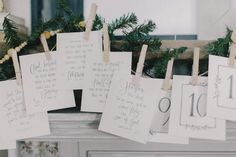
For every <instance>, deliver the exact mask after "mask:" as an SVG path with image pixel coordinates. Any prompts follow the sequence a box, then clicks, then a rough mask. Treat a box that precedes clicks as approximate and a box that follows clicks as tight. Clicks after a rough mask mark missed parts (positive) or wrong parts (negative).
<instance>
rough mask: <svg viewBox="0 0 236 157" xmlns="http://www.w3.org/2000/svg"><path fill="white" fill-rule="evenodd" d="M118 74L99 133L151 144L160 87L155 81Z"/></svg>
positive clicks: (114, 80) (109, 95) (114, 78)
mask: <svg viewBox="0 0 236 157" xmlns="http://www.w3.org/2000/svg"><path fill="white" fill-rule="evenodd" d="M133 78H134V76H132V75H126V76H124V75H123V76H121V75H114V77H113V80H112V83H111V86H110V91H109V94H108V98H107V102H106V105H105V108H104V110H103V115H102V119H101V122H100V125H99V130H101V131H104V132H108V133H111V134H114V135H118V136H121V137H124V138H127V139H130V140H134V141H137V142H141V143H146V142H147V141H148V136H149V130H150V127H151V122H152V118H153V116H154V112H155V108H156V96H157V93H158V91H159V90H158V85H157V84H156V80H155V79H150V78H140V80H139V85H135V84H134V83H133V80H134V79H133Z"/></svg>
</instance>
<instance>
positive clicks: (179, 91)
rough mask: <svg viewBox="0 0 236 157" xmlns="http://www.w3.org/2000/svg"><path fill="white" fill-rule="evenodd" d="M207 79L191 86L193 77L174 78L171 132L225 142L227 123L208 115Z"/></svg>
mask: <svg viewBox="0 0 236 157" xmlns="http://www.w3.org/2000/svg"><path fill="white" fill-rule="evenodd" d="M207 82H208V79H207V77H199V79H198V84H197V85H195V86H194V85H192V84H191V76H174V78H173V89H172V108H171V114H170V124H169V127H170V129H169V131H170V133H171V134H173V135H176V136H183V137H192V138H200V139H213V140H225V121H224V120H219V119H216V118H212V117H209V116H208V115H207V114H206V105H207Z"/></svg>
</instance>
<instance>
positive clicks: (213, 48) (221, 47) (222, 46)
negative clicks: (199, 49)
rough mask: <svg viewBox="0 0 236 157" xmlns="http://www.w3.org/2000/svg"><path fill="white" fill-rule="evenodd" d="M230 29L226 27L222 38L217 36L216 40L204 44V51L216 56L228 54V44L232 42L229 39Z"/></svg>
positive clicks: (226, 55)
mask: <svg viewBox="0 0 236 157" xmlns="http://www.w3.org/2000/svg"><path fill="white" fill-rule="evenodd" d="M232 32H233V31H232V30H230V29H229V28H228V27H227V33H226V36H225V37H224V38H218V39H217V40H216V41H213V42H211V43H209V44H208V45H207V46H206V51H207V53H208V54H211V55H217V56H224V57H228V56H229V46H230V44H231V43H232V42H233V41H232V40H231V35H232Z"/></svg>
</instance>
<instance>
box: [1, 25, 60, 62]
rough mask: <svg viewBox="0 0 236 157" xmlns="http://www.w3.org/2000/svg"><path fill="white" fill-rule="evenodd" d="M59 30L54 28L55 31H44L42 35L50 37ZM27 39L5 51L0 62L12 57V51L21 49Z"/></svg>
mask: <svg viewBox="0 0 236 157" xmlns="http://www.w3.org/2000/svg"><path fill="white" fill-rule="evenodd" d="M59 32H61V29H58V30H55V31H50V32H49V31H44V32H43V33H44V35H45V37H46V39H50V38H51V37H52V36H54V35H56V34H57V33H59ZM27 44H28V43H27V41H25V42H23V43H21V44H20V45H19V46H17V47H15V48H10V49H9V50H8V51H7V54H6V55H4V57H3V58H2V59H0V64H3V63H4V62H5V61H7V60H9V59H10V58H11V57H12V53H13V51H16V52H20V51H21V49H23V48H24V47H25V46H26V45H27Z"/></svg>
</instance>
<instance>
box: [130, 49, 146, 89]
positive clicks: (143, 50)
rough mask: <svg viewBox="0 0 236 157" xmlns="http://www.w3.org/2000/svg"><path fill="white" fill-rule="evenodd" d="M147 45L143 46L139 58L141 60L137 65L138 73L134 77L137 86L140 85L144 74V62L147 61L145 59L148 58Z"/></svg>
mask: <svg viewBox="0 0 236 157" xmlns="http://www.w3.org/2000/svg"><path fill="white" fill-rule="evenodd" d="M147 48H148V46H147V45H143V47H142V50H141V53H140V56H139V60H138V64H137V68H136V73H135V76H134V80H133V83H134V84H135V85H138V83H139V80H140V77H141V75H142V72H143V67H144V61H145V57H146V53H147Z"/></svg>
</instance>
